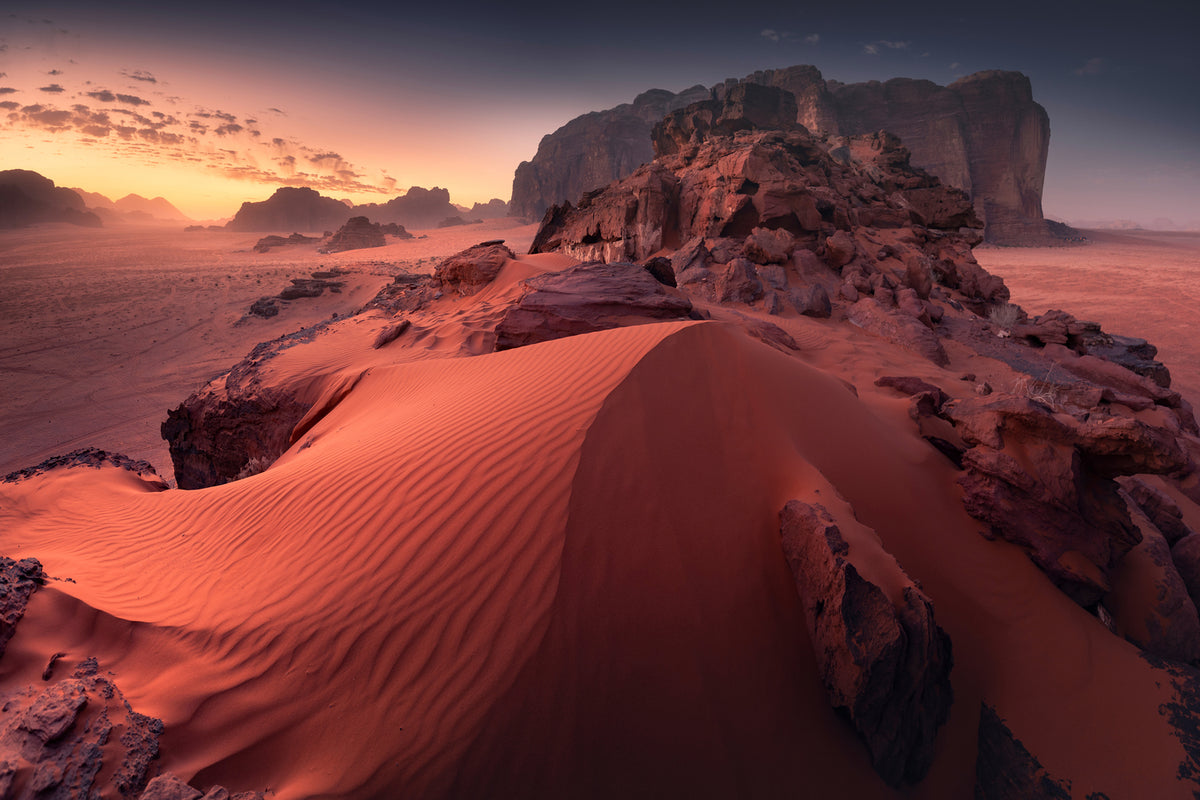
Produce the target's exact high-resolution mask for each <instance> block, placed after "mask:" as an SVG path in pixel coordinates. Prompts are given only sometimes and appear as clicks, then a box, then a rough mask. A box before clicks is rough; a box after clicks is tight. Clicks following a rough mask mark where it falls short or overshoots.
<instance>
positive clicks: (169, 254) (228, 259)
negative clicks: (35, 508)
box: [0, 220, 534, 478]
mask: <svg viewBox="0 0 1200 800" xmlns="http://www.w3.org/2000/svg"><path fill="white" fill-rule="evenodd" d="M533 229H534V226H528V225H514V223H513V222H512V221H511V220H507V221H506V220H491V221H488V222H486V223H484V224H482V225H471V226H466V227H458V228H445V229H435V230H431V231H417V232H416V234H417V235H418V236H419V237H422V238H414V239H409V240H389V241H390V242H391V243H390V244H389V245H388V246H386V247H381V248H372V249H369V250H356V251H350V252H346V253H337V254H332V255H322V254H320V253H317V251H316V250H317V247H316V244H313V245H311V246H295V247H284V248H276V249H273V250H271V251H270V252H269V253H255V252H253V250H252V248H253V246H254V243H255V242H256V241H257V240H258V239H259V238H260V237H261V234H252V233H228V232H223V231H208V230H205V231H192V232H184V231H182V229H181V228H179V227H176V226H171V227H166V228H164V227H163V226H161V225H155V226H143V227H137V226H115V227H111V228H105V229H86V228H79V227H76V226H72V225H65V224H62V225H42V226H38V227H35V228H30V229H27V230H24V231H4V232H3V233H2V234H0V281H3V285H4V292H3V293H0V375H2V376H3V386H4V388H3V392H0V474H7V473H8V472H10V471H12V470H15V469H19V468H22V467H27V466H29V465H31V464H36V463H38V462H40V461H42V460H43V459H45V458H47V457H49V456H51V455H55V454H60V453H64V452H68V451H71V450H75V449H78V448H80V447H99V448H101V449H106V450H115V451H117V452H122V453H125V454H126V455H128V456H130V457H132V458H135V459H144V460H147V461H149V462H150V463H151V464H153V465H154V467H155V469H156V470H157V471H158V472H159V474H160V475H162V476H164V477H166V478H170V476H171V461H170V458H169V456H168V455H167V450H166V445H165V444H164V442H163V441H162V438H161V437H160V435H159V423H161V422H162V420H163V418H164V417H165V416H166V409H168V408H170V407H172V406H175V405H177V404H178V403H179V402H180V401H181V400H182V399H183V398H184V397H186V396H187V395H188V394H189V393H191V392H192V391H194V390H195V389H197V388H199V387H200V386H202V385H203V384H204V383H206V382H207V381H208V380H209V379H210V378H212V377H213V376H214V375H216V374H218V373H220V372H223V371H224V370H226V369H228V368H229V367H230V366H231V365H232V364H233V363H235V362H236V361H237V360H238V359H240V358H241V357H242V356H243V355H245V354H246V352H247V351H248V350H249V349H250V348H251V347H253V346H254V345H255V344H257V343H258V342H261V341H266V340H270V339H274V338H276V337H278V336H281V335H284V334H287V333H292V332H294V331H297V330H299V329H301V328H304V327H307V326H309V325H312V324H314V323H316V322H319V321H321V320H324V319H328V318H330V317H331V316H332V315H335V314H338V315H344V314H347V313H350V312H352V311H354V310H355V309H357V308H358V307H359V306H360V305H362V303H364V302H365V301H367V300H368V299H370V298H371V297H372V296H374V294H375V292H376V291H377V290H378V289H379V288H380V287H381V286H382V285H384V284H385V283H388V282H389V281H390V280H391V279H392V277H393V276H394V275H395V274H396V273H397V272H399V271H402V270H409V271H417V272H420V271H422V270H424V271H426V272H427V271H428V270H429V269H431V268H432V264H433V262H434V260H435V259H436V258H439V257H444V256H446V255H449V254H450V253H454V252H456V251H458V250H461V249H463V248H464V247H467V246H468V245H470V244H474V243H475V242H477V241H479V240H481V239H487V238H505V237H508V238H510V239H511V241H512V243H513V244H514V245H515V246H517V247H521V246H523V245H525V246H527V245H528V242H529V240H530V239H531V238H532V236H533ZM308 233H310V234H312V235H317V236H319V235H320V233H321V232H320V231H315V232H308ZM321 268H325V269H332V268H340V269H345V270H348V274H347V275H345V276H344V277H343V278H342V280H345V281H346V287H345V289H344V290H343V291H342V293H340V294H334V293H331V292H328V291H326V292H325V293H324V294H323V295H322V296H321V297H317V298H304V299H299V300H295V301H291V302H290V303H289V304H287V307H286V308H285V309H284V310H283V311H282V313H280V314H279V315H278V316H276V317H273V318H270V319H263V318H261V317H256V316H252V315H249V314H248V311H249V308H250V305H251V304H252V303H253V302H254V301H255V300H257V299H258V298H260V297H263V296H269V295H274V294H277V293H278V292H279V291H280V290H282V289H284V288H285V287H287V286H289V285H291V284H290V280H291V279H292V278H308V277H310V274H311V272H312V271H314V270H319V269H321Z"/></svg>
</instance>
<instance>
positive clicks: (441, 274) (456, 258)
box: [433, 242, 516, 294]
mask: <svg viewBox="0 0 1200 800" xmlns="http://www.w3.org/2000/svg"><path fill="white" fill-rule="evenodd" d="M510 258H516V253H514V252H513V251H512V250H510V249H508V248H507V247H505V246H504V244H503V243H499V242H497V243H487V242H485V243H483V244H477V245H475V246H474V247H468V248H467V249H466V250H463V251H461V252H459V253H455V254H454V255H452V256H450V257H449V258H447V259H446V260H445V261H442V262H441V263H440V264H438V265H437V266H436V267H434V270H433V276H434V278H435V279H437V280H438V281H440V282H441V284H442V285H443V286H445V287H447V288H450V289H453V290H455V291H457V292H459V293H460V294H474V293H475V292H477V291H479V290H480V289H482V288H483V287H484V286H486V285H487V284H489V283H491V282H492V281H493V280H495V279H496V276H497V275H498V274H499V273H500V269H501V267H503V266H504V262H505V261H507V260H508V259H510Z"/></svg>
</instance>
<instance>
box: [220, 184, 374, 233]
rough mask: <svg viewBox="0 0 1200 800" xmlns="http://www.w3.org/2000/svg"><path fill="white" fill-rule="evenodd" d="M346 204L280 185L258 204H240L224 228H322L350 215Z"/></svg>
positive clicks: (256, 229) (280, 229)
mask: <svg viewBox="0 0 1200 800" xmlns="http://www.w3.org/2000/svg"><path fill="white" fill-rule="evenodd" d="M352 213H353V212H352V211H351V209H350V207H349V206H348V205H346V204H345V203H343V202H341V201H340V200H334V199H333V198H331V197H322V196H321V195H320V194H318V193H317V192H316V190H314V189H309V188H307V187H294V186H284V187H281V188H279V189H276V190H275V193H274V194H273V195H271V196H270V197H269V198H268V199H266V200H263V201H262V202H260V203H242V207H241V208H239V209H238V212H237V214H235V215H234V217H233V219H232V220H230V221H229V222H228V223H227V224H226V225H225V228H226V229H227V230H231V231H244V232H249V231H295V230H301V231H323V230H325V229H326V228H338V227H340V226H341V225H342V224H343V223H345V222H346V220H348V219H349V218H350V217H351V216H352Z"/></svg>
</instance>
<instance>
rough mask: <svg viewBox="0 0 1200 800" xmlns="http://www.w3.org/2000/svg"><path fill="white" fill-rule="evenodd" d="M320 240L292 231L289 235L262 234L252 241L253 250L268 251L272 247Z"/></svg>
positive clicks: (258, 251)
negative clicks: (262, 235) (259, 237)
mask: <svg viewBox="0 0 1200 800" xmlns="http://www.w3.org/2000/svg"><path fill="white" fill-rule="evenodd" d="M319 241H321V239H320V238H319V237H317V236H305V235H304V234H302V233H293V234H292V235H291V236H276V235H275V234H271V235H270V236H264V237H263V238H261V239H259V240H258V241H257V242H255V243H254V252H256V253H269V252H271V248H272V247H288V246H290V245H300V244H316V243H317V242H319Z"/></svg>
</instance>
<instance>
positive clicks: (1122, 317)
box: [975, 231, 1200, 406]
mask: <svg viewBox="0 0 1200 800" xmlns="http://www.w3.org/2000/svg"><path fill="white" fill-rule="evenodd" d="M1086 234H1087V236H1088V238H1089V239H1090V240H1091V242H1092V243H1091V244H1089V245H1084V246H1080V247H978V248H976V249H975V258H976V259H977V260H978V261H979V263H980V264H982V265H983V266H984V268H986V269H987V270H988V271H989V272H992V273H994V274H996V275H1000V276H1001V277H1003V278H1004V281H1005V283H1007V284H1008V287H1009V289H1010V290H1011V291H1012V300H1013V302H1014V303H1017V304H1019V305H1020V306H1021V307H1022V308H1024V309H1025V310H1026V311H1027V312H1029V314H1030V315H1034V314H1041V313H1042V312H1044V311H1046V310H1048V309H1051V308H1059V309H1062V310H1063V311H1067V312H1070V313H1071V314H1074V315H1075V316H1076V317H1078V318H1079V319H1087V320H1094V321H1096V322H1099V323H1100V324H1101V326H1102V327H1103V329H1104V330H1105V331H1106V332H1108V333H1115V334H1121V335H1123V336H1137V337H1140V338H1142V339H1146V340H1148V341H1149V342H1150V343H1151V344H1153V345H1155V346H1156V347H1157V348H1158V358H1159V360H1160V361H1162V362H1163V363H1164V364H1166V365H1167V367H1168V369H1170V370H1171V377H1172V384H1171V386H1172V388H1174V389H1175V390H1176V391H1178V392H1180V393H1181V394H1182V395H1183V396H1184V397H1185V398H1186V399H1187V400H1188V401H1189V402H1191V404H1192V405H1193V406H1198V405H1200V347H1197V346H1196V338H1195V326H1194V321H1195V319H1196V314H1197V309H1200V233H1195V232H1190V233H1168V232H1158V231H1129V232H1119V233H1118V232H1113V231H1087V232H1086Z"/></svg>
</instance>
